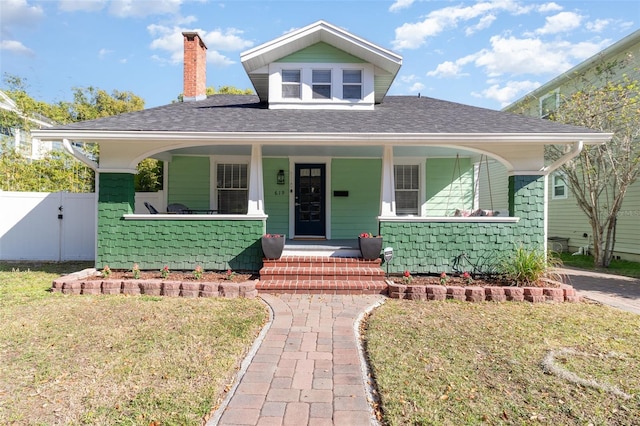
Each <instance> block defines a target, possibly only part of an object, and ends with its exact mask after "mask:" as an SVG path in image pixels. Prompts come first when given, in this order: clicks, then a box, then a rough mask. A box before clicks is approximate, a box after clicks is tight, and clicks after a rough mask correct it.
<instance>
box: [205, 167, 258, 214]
mask: <svg viewBox="0 0 640 426" xmlns="http://www.w3.org/2000/svg"><path fill="white" fill-rule="evenodd" d="M218 164H246V165H247V203H248V202H249V199H248V196H249V189H250V188H249V186H250V182H251V157H250V156H244V155H242V156H240V155H215V156H211V157H209V208H210V209H211V210H218V182H217V179H218Z"/></svg>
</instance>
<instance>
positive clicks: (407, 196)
mask: <svg viewBox="0 0 640 426" xmlns="http://www.w3.org/2000/svg"><path fill="white" fill-rule="evenodd" d="M393 171H394V180H395V185H396V188H395V195H396V212H397V213H398V214H401V215H419V214H420V211H419V206H420V166H419V165H417V164H398V165H395V166H394V167H393Z"/></svg>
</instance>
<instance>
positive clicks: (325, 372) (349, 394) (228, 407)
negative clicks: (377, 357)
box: [207, 294, 383, 426]
mask: <svg viewBox="0 0 640 426" xmlns="http://www.w3.org/2000/svg"><path fill="white" fill-rule="evenodd" d="M261 296H262V298H263V299H264V300H265V301H266V302H267V303H268V304H269V305H270V306H271V309H272V310H273V322H272V324H271V326H270V328H269V329H268V331H267V332H266V335H265V337H264V339H263V340H262V342H261V344H260V346H259V348H258V350H257V351H256V353H255V355H254V356H253V359H252V360H251V363H250V364H249V366H248V368H247V369H246V372H245V373H244V374H243V376H242V378H241V379H240V382H239V384H238V386H237V388H236V389H235V391H234V392H233V395H232V396H231V398H230V399H229V400H228V401H227V402H226V403H225V404H223V406H222V407H221V408H220V410H218V412H217V413H216V415H215V416H214V417H213V418H212V419H211V420H210V421H209V423H207V425H208V426H209V425H216V424H218V425H296V426H300V425H369V424H375V423H376V421H375V417H374V416H373V411H372V409H371V404H370V403H369V400H368V397H367V395H368V393H367V387H366V383H367V382H366V378H365V377H364V376H363V366H362V364H361V359H360V352H359V349H358V348H359V347H358V344H357V343H356V336H355V333H354V324H355V321H356V319H357V317H358V316H359V315H360V314H362V313H363V312H364V311H365V310H366V309H368V308H370V307H372V306H373V305H375V304H378V303H380V302H381V301H382V299H383V297H382V296H377V295H364V296H350V295H339V296H338V295H288V294H286V295H279V296H275V295H270V294H264V295H261Z"/></svg>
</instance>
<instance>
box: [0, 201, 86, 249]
mask: <svg viewBox="0 0 640 426" xmlns="http://www.w3.org/2000/svg"><path fill="white" fill-rule="evenodd" d="M96 216H97V215H96V195H95V194H75V193H67V192H55V193H41V192H4V191H0V260H47V261H62V260H93V259H95V251H96Z"/></svg>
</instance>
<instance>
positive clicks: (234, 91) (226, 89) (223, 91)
mask: <svg viewBox="0 0 640 426" xmlns="http://www.w3.org/2000/svg"><path fill="white" fill-rule="evenodd" d="M215 94H218V95H253V90H251V89H238V88H237V87H235V86H220V88H218V91H217V92H216V88H215V87H213V86H209V87H207V91H206V95H207V96H211V95H215ZM176 99H177V100H176V101H173V102H183V101H184V94H182V93H180V94H179V95H178V97H177V98H176Z"/></svg>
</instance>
